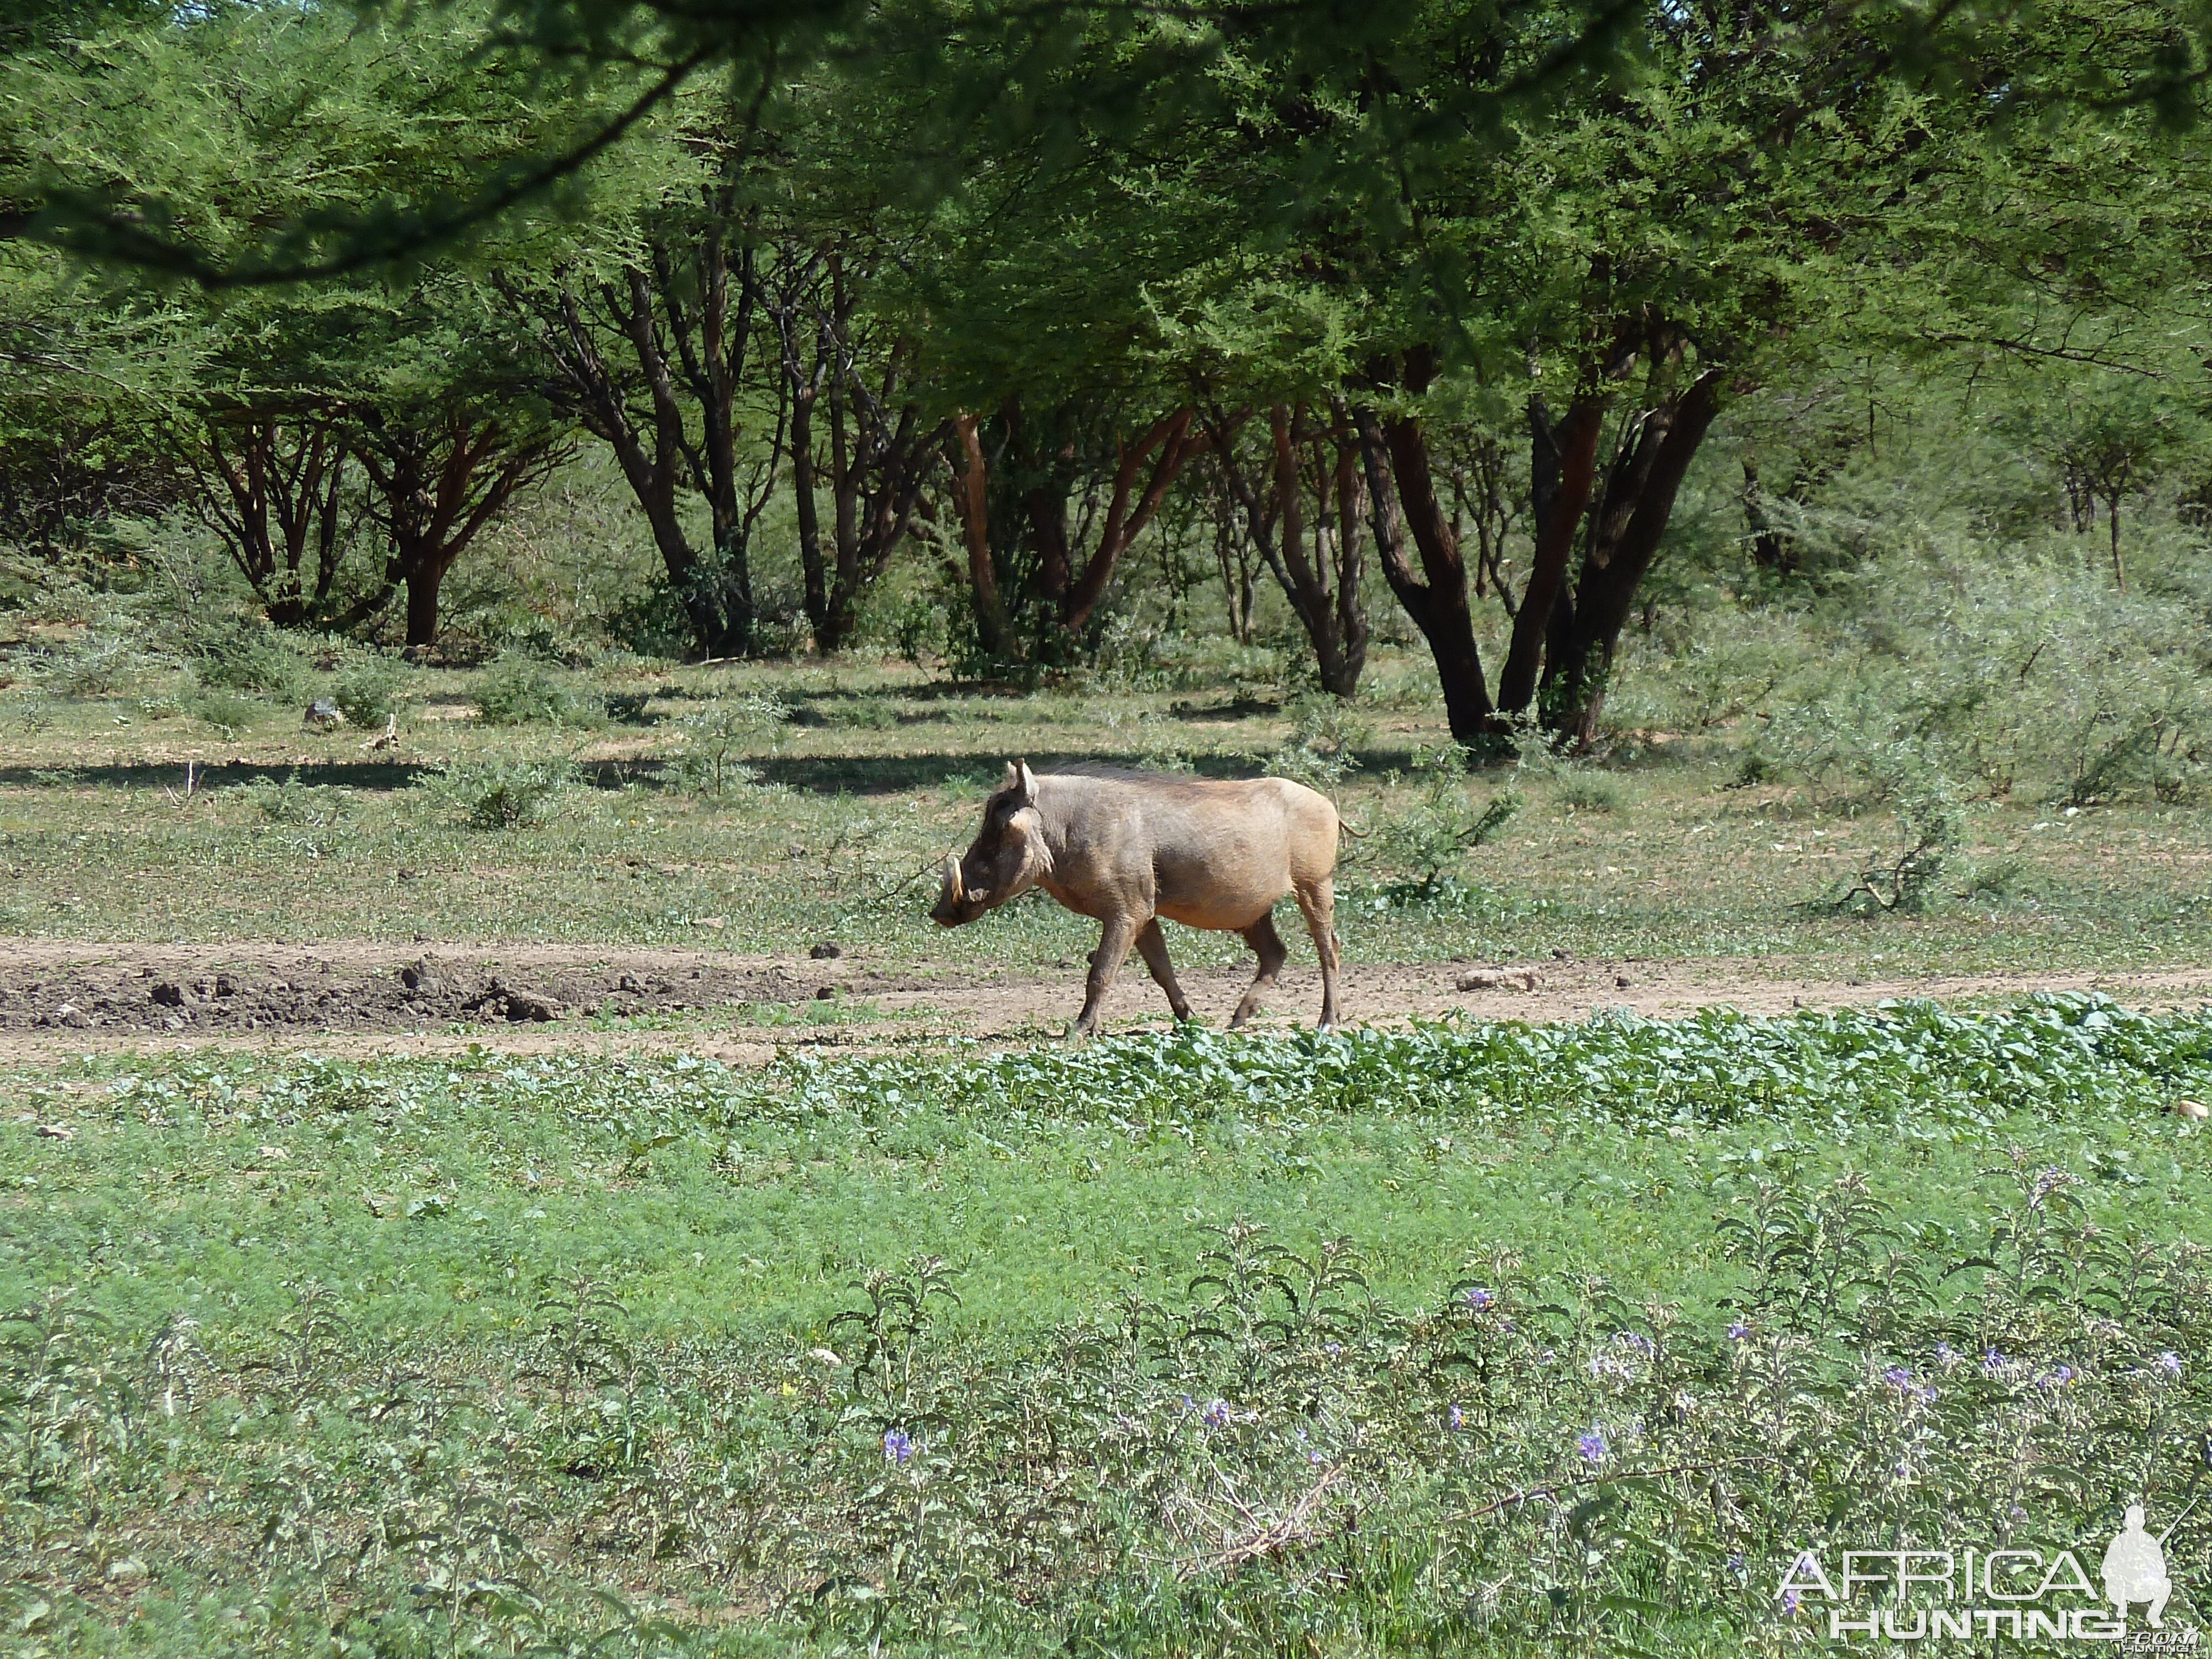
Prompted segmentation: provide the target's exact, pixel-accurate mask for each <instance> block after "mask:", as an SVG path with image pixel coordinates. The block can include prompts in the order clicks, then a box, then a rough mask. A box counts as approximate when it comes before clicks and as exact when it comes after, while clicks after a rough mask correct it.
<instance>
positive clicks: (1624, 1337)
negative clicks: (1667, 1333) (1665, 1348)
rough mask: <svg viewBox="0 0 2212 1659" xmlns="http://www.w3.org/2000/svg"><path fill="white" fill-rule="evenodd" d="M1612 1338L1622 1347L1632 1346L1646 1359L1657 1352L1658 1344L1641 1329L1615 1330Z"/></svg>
mask: <svg viewBox="0 0 2212 1659" xmlns="http://www.w3.org/2000/svg"><path fill="white" fill-rule="evenodd" d="M1613 1340H1614V1341H1615V1342H1616V1343H1618V1344H1620V1346H1622V1347H1624V1348H1633V1349H1635V1350H1636V1352H1638V1353H1640V1354H1642V1355H1643V1356H1644V1358H1646V1359H1649V1358H1651V1356H1652V1355H1653V1354H1655V1353H1656V1352H1659V1345H1658V1344H1657V1343H1656V1342H1654V1341H1653V1340H1651V1339H1650V1337H1648V1336H1646V1335H1644V1333H1643V1332H1641V1331H1616V1332H1614V1333H1613Z"/></svg>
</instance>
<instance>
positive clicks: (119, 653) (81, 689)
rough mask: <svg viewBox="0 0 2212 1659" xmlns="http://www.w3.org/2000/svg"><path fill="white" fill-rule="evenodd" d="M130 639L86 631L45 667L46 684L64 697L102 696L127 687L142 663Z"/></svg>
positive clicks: (135, 676)
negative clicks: (86, 632) (48, 667)
mask: <svg viewBox="0 0 2212 1659" xmlns="http://www.w3.org/2000/svg"><path fill="white" fill-rule="evenodd" d="M143 660H144V659H143V657H142V656H141V655H140V653H139V652H138V651H137V649H136V648H135V647H132V646H131V643H130V642H129V641H126V640H125V639H122V638H121V637H119V636H118V635H112V634H96V633H95V634H87V635H84V636H83V637H82V639H80V640H78V641H76V643H75V644H73V645H71V646H70V647H69V649H68V650H67V651H65V652H64V653H62V655H61V656H60V657H59V658H58V659H56V660H55V662H54V664H53V666H52V667H51V668H50V669H48V670H47V671H46V684H48V685H49V686H50V687H52V690H55V691H57V692H59V693H60V694H61V695H62V696H65V697H103V696H112V694H114V693H116V692H118V691H122V690H126V689H128V688H129V687H130V686H131V684H133V683H134V681H135V680H136V679H137V675H138V673H139V671H140V670H141V668H142V667H143Z"/></svg>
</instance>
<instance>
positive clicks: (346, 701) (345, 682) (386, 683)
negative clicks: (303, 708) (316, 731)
mask: <svg viewBox="0 0 2212 1659" xmlns="http://www.w3.org/2000/svg"><path fill="white" fill-rule="evenodd" d="M405 684H407V671H406V670H405V669H404V668H403V667H401V666H400V665H398V663H396V662H394V661H392V659H390V658H389V657H371V658H369V659H367V660H365V661H362V662H359V663H356V664H355V665H353V666H351V667H349V668H347V669H344V670H343V671H341V672H340V673H339V674H338V676H337V678H336V679H334V680H332V681H331V702H335V703H336V704H337V706H338V712H339V713H340V714H343V715H344V716H345V717H346V719H347V720H349V721H350V722H351V723H352V724H354V725H356V726H368V727H371V728H372V729H373V728H374V727H376V726H382V725H383V724H384V723H385V722H386V720H389V719H391V718H392V714H393V712H394V711H395V710H396V709H397V708H398V702H399V694H400V691H401V689H402V688H403V687H404V685H405Z"/></svg>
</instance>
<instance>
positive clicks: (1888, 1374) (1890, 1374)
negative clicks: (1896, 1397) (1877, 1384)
mask: <svg viewBox="0 0 2212 1659" xmlns="http://www.w3.org/2000/svg"><path fill="white" fill-rule="evenodd" d="M1881 1380H1882V1381H1883V1382H1885V1383H1888V1384H1889V1386H1890V1387H1891V1388H1893V1389H1896V1390H1897V1391H1898V1392H1899V1394H1911V1392H1912V1373H1911V1371H1908V1370H1905V1367H1904V1366H1902V1365H1892V1366H1891V1367H1890V1368H1889V1369H1888V1370H1886V1371H1884V1372H1883V1373H1882V1374H1881Z"/></svg>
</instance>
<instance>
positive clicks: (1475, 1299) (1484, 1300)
mask: <svg viewBox="0 0 2212 1659" xmlns="http://www.w3.org/2000/svg"><path fill="white" fill-rule="evenodd" d="M1497 1300H1498V1298H1497V1297H1494V1296H1492V1294H1491V1293H1490V1292H1489V1291H1487V1290H1486V1289H1484V1288H1483V1287H1482V1286H1481V1285H1476V1286H1475V1287H1474V1289H1473V1290H1471V1291H1468V1293H1467V1305H1468V1307H1470V1308H1472V1309H1474V1310H1475V1311H1476V1312H1477V1313H1480V1312H1481V1311H1482V1310H1484V1309H1485V1308H1486V1307H1488V1306H1489V1305H1490V1304H1492V1303H1493V1302H1495V1301H1497Z"/></svg>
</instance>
